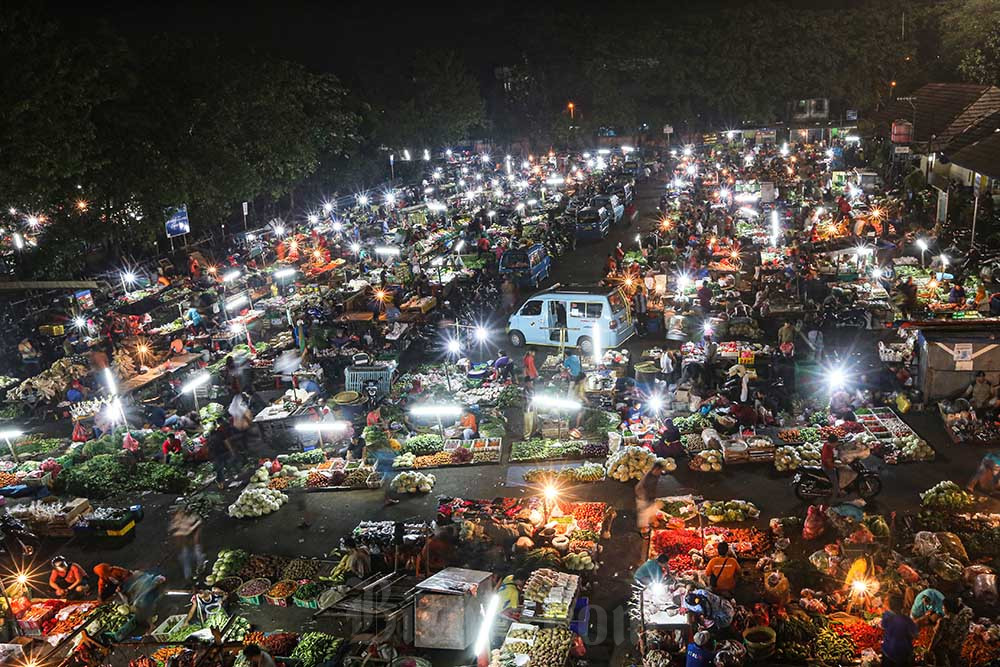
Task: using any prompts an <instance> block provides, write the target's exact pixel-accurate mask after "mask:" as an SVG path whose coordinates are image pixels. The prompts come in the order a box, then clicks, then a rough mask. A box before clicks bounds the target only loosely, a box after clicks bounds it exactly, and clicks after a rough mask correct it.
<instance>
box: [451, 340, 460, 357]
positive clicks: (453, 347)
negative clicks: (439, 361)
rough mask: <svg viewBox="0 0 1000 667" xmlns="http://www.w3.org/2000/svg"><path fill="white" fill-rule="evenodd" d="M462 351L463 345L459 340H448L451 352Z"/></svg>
mask: <svg viewBox="0 0 1000 667" xmlns="http://www.w3.org/2000/svg"><path fill="white" fill-rule="evenodd" d="M461 351H462V346H461V345H460V344H459V342H458V341H457V340H450V341H448V352H449V353H450V354H458V353H459V352H461Z"/></svg>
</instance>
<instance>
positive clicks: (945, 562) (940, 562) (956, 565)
mask: <svg viewBox="0 0 1000 667" xmlns="http://www.w3.org/2000/svg"><path fill="white" fill-rule="evenodd" d="M931 571H932V572H934V574H936V575H937V576H939V577H941V578H942V579H944V580H945V581H949V582H952V581H958V580H959V579H961V578H962V572H963V568H962V564H961V563H960V562H958V559H957V558H955V557H954V556H948V555H938V556H936V557H935V558H934V559H933V562H932V563H931Z"/></svg>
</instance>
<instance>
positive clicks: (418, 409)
mask: <svg viewBox="0 0 1000 667" xmlns="http://www.w3.org/2000/svg"><path fill="white" fill-rule="evenodd" d="M410 414H411V415H413V416H414V417H434V418H435V419H436V420H437V423H438V429H439V430H440V431H441V437H442V438H443V437H444V425H443V424H442V423H441V417H458V416H459V415H460V414H462V408H460V407H459V406H457V405H415V406H413V407H412V408H410Z"/></svg>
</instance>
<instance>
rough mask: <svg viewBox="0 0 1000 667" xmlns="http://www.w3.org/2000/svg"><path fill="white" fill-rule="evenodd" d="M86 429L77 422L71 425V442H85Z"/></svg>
mask: <svg viewBox="0 0 1000 667" xmlns="http://www.w3.org/2000/svg"><path fill="white" fill-rule="evenodd" d="M88 439H89V438H88V437H87V427H86V426H84V425H83V424H81V423H80V422H77V423H76V424H74V425H73V442H87V440H88Z"/></svg>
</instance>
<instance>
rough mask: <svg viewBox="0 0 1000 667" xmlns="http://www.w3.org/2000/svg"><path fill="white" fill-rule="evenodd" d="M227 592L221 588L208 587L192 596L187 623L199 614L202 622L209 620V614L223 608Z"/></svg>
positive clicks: (185, 620) (199, 619)
mask: <svg viewBox="0 0 1000 667" xmlns="http://www.w3.org/2000/svg"><path fill="white" fill-rule="evenodd" d="M225 598H226V596H225V593H223V592H222V590H221V589H219V588H214V587H213V588H206V589H203V590H200V591H198V592H197V593H195V594H194V595H192V596H191V608H190V609H189V610H188V614H187V618H186V619H184V624H185V625H190V624H191V621H192V620H194V618H195V617H196V616H197V617H198V621H199V622H200V623H204V622H205V621H206V620H208V617H209V615H210V614H211V613H212V612H214V611H217V610H219V609H222V602H223V600H225Z"/></svg>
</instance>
